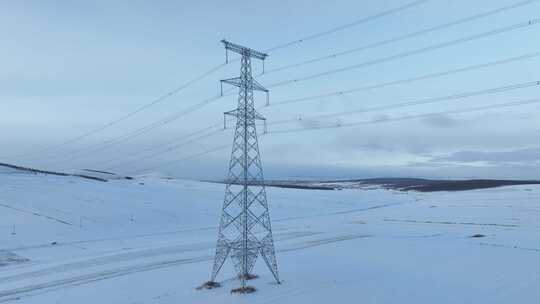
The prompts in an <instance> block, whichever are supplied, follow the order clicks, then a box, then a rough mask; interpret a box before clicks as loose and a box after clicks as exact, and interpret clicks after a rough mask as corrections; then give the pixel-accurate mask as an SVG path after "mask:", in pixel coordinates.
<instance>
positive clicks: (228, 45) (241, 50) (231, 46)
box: [221, 39, 268, 60]
mask: <svg viewBox="0 0 540 304" xmlns="http://www.w3.org/2000/svg"><path fill="white" fill-rule="evenodd" d="M221 42H222V43H223V44H224V45H225V49H226V50H228V51H232V52H235V53H238V54H240V55H247V56H249V57H253V58H257V59H260V60H264V59H266V57H268V54H266V53H263V52H259V51H256V50H254V49H251V48H248V47H245V46H241V45H239V44H236V43H232V42H229V41H227V40H225V39H223V40H221Z"/></svg>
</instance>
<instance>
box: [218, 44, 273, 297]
mask: <svg viewBox="0 0 540 304" xmlns="http://www.w3.org/2000/svg"><path fill="white" fill-rule="evenodd" d="M221 42H223V44H224V45H225V50H226V52H228V51H232V52H235V53H238V54H240V55H241V56H242V58H241V68H240V77H236V78H230V79H225V80H221V83H222V84H223V83H226V84H230V85H233V86H236V87H238V88H239V94H238V107H237V108H236V109H235V110H232V111H229V112H226V113H225V115H231V116H234V117H236V128H235V132H234V141H233V147H232V153H231V160H230V163H229V174H228V179H227V181H226V189H225V199H224V202H223V209H222V213H221V221H220V225H219V233H218V240H217V245H216V256H215V259H214V266H213V269H212V276H211V281H210V282H214V280H215V278H216V276H217V274H218V273H219V271H220V270H221V267H222V266H223V263H225V261H226V260H227V257H230V258H231V260H232V262H233V264H234V267H235V269H236V272H237V274H238V277H239V278H240V281H241V283H242V289H245V288H246V280H247V279H249V278H250V276H251V271H252V269H253V266H254V265H255V261H256V260H257V257H258V256H259V255H260V256H261V257H262V258H263V260H264V261H265V263H266V265H267V266H268V268H269V269H270V272H271V273H272V275H273V276H274V278H275V280H276V282H277V283H280V281H279V275H278V269H277V261H276V254H275V250H274V240H273V237H272V226H271V224H270V214H269V212H268V202H267V200H266V190H265V187H264V177H263V169H262V164H261V158H260V154H259V144H258V141H257V129H256V126H255V121H257V120H263V121H265V118H264V117H262V116H261V115H260V114H259V113H257V111H256V110H255V107H254V98H253V91H254V90H257V91H263V92H266V93H267V94H268V90H267V89H265V88H264V87H263V86H262V85H260V84H259V83H258V82H257V81H256V80H255V79H253V76H252V73H251V59H252V58H256V59H260V60H263V61H264V59H265V58H266V57H267V56H268V55H267V54H264V53H262V52H259V51H256V50H253V49H250V48H247V47H244V46H240V45H237V44H234V43H231V42H228V41H226V40H222V41H221ZM227 60H228V59H227ZM267 96H268V95H267Z"/></svg>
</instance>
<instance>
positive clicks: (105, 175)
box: [0, 163, 132, 182]
mask: <svg viewBox="0 0 540 304" xmlns="http://www.w3.org/2000/svg"><path fill="white" fill-rule="evenodd" d="M0 169H3V170H0V173H1V172H4V173H33V174H48V175H58V176H76V177H80V178H85V179H90V180H96V181H100V182H106V181H108V180H110V179H132V177H129V176H120V175H117V174H115V173H111V172H105V171H97V170H90V169H83V170H80V171H77V172H75V173H65V172H55V171H48V170H40V169H34V168H29V167H23V166H17V165H12V164H6V163H0ZM6 170H8V171H6Z"/></svg>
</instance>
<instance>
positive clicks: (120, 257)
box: [0, 231, 318, 284]
mask: <svg viewBox="0 0 540 304" xmlns="http://www.w3.org/2000/svg"><path fill="white" fill-rule="evenodd" d="M316 234H318V233H317V232H309V231H293V232H289V233H282V234H277V235H276V237H275V238H276V240H277V241H286V240H290V239H295V238H301V237H307V236H312V235H316ZM214 246H215V242H200V243H190V244H181V245H175V246H167V247H160V248H151V249H146V250H138V251H131V252H122V253H119V254H114V255H107V256H101V257H97V258H90V259H87V260H82V261H76V262H71V263H65V264H61V265H56V266H52V267H48V268H44V269H40V270H34V271H28V272H23V273H19V274H14V275H10V276H5V277H0V284H5V283H10V282H16V281H21V280H24V279H29V278H36V277H43V276H47V275H51V274H58V273H62V272H68V271H73V270H78V269H84V268H91V267H97V266H102V265H107V264H113V263H119V262H125V261H130V260H137V259H143V258H148V257H157V256H162V255H171V254H180V253H188V252H193V251H201V250H206V249H212V248H214Z"/></svg>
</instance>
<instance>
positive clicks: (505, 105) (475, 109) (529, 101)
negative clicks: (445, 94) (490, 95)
mask: <svg viewBox="0 0 540 304" xmlns="http://www.w3.org/2000/svg"><path fill="white" fill-rule="evenodd" d="M535 103H540V98H534V99H526V100H520V101H513V102H506V103H499V104H493V105H486V106H478V107H471V108H464V109H459V110H449V111H440V112H430V113H423V114H417V115H407V116H401V117H395V118H381V119H375V120H369V121H359V122H350V123H341V124H333V125H326V126H313V127H304V128H294V129H283V130H277V131H269V132H267V134H270V135H272V134H283V133H295V132H302V131H309V130H322V129H336V128H345V127H354V126H360V125H370V124H378V123H386V122H397V121H404V120H411V119H418V118H426V117H431V116H437V115H451V114H461V113H470V112H479V111H484V110H492V109H500V108H508V107H517V106H522V105H529V104H535Z"/></svg>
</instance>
